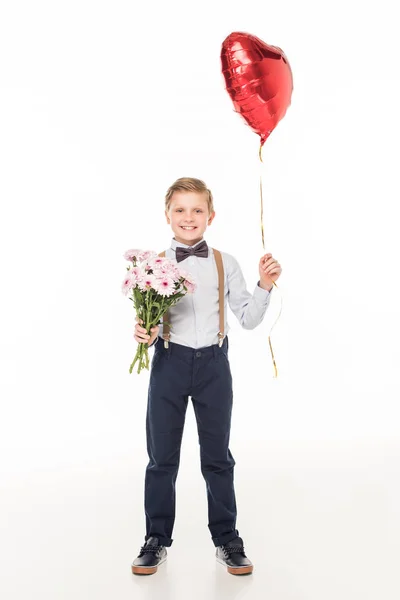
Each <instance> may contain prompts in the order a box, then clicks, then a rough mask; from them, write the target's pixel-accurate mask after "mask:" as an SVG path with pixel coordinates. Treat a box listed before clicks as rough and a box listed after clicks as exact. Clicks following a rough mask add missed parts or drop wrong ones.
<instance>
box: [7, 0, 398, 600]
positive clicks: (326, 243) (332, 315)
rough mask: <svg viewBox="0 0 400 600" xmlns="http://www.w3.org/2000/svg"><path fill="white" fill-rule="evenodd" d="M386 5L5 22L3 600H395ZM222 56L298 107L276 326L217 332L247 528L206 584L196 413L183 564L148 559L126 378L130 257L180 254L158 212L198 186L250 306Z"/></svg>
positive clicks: (276, 247) (248, 249) (91, 10)
mask: <svg viewBox="0 0 400 600" xmlns="http://www.w3.org/2000/svg"><path fill="white" fill-rule="evenodd" d="M394 8H395V7H394V4H393V3H392V2H390V1H389V0H386V1H385V0H384V1H381V2H380V3H379V4H378V5H376V4H374V3H370V2H365V1H364V2H361V1H355V0H353V1H349V0H347V1H346V2H343V1H337V2H335V3H331V4H327V3H321V2H319V3H318V2H313V1H306V0H304V1H303V2H295V1H294V0H291V1H288V2H280V3H279V2H256V1H249V2H246V3H244V2H234V1H233V0H230V1H229V2H228V1H220V2H209V1H208V0H207V1H206V0H203V2H201V3H198V4H195V3H190V2H178V1H176V0H171V1H170V2H152V3H149V4H146V5H142V6H140V7H139V6H138V5H137V3H135V2H128V1H125V2H124V1H118V0H114V1H113V2H110V1H108V2H91V1H89V0H79V2H78V1H75V0H71V1H69V2H50V1H48V2H44V1H42V0H39V1H37V2H20V1H15V2H8V3H7V2H5V3H4V4H3V6H2V8H1V13H0V57H1V58H0V61H1V70H0V128H1V138H0V139H1V141H0V153H1V154H0V165H1V179H0V194H1V208H2V210H1V235H0V244H1V248H0V256H1V313H0V319H1V337H0V367H1V390H0V391H1V423H0V444H1V456H2V461H1V471H0V475H1V489H0V493H1V504H2V505H3V506H2V515H1V517H0V519H1V531H2V535H1V539H2V542H1V544H0V552H1V564H2V574H1V583H0V590H1V591H2V592H3V594H2V595H4V597H7V599H8V600H17V599H18V600H20V599H21V600H22V599H23V598H24V599H25V598H29V599H30V600H36V599H39V598H40V599H41V600H45V599H47V598H52V599H53V598H57V599H58V600H61V599H64V598H65V599H67V598H68V599H70V598H72V597H73V598H75V599H76V600H81V599H82V600H83V599H85V600H86V599H91V598H93V599H94V598H96V600H97V599H100V598H101V599H102V598H110V599H111V598H118V599H119V600H123V599H125V598H131V597H132V595H133V597H134V598H137V599H138V600H139V599H140V600H141V599H142V598H146V599H150V598H153V597H156V595H158V597H159V596H160V594H162V596H163V598H165V599H167V600H175V599H180V598H184V597H185V598H186V597H187V594H189V593H190V595H191V596H192V597H193V598H204V597H205V596H206V595H207V596H209V597H212V598H217V597H218V598H221V597H222V598H225V597H226V598H230V599H231V598H239V597H240V598H242V597H246V598H257V599H258V598H261V597H269V598H271V599H274V600H275V599H279V600H280V599H285V600H288V599H296V600H297V599H298V600H303V599H304V600H314V599H318V600H320V598H324V599H325V600H328V599H331V598H332V599H333V598H335V599H337V598H338V597H340V598H342V599H343V600H344V599H346V600H347V599H352V600H354V599H355V598H357V599H358V598H360V599H361V598H362V599H363V600H369V599H371V600H372V599H375V598H377V597H378V596H381V595H382V597H385V598H386V600H391V599H394V598H398V596H399V591H400V590H399V584H398V577H397V576H396V577H395V568H396V567H397V566H398V560H399V554H400V544H399V535H400V523H399V514H398V509H397V506H398V504H399V501H400V488H399V470H400V469H399V458H400V448H399V417H400V411H399V398H400V394H399V392H400V389H399V388H400V386H399V382H398V364H399V358H400V357H399V333H400V332H399V318H398V312H399V309H398V306H399V291H400V288H399V283H398V260H399V247H398V241H397V237H398V223H399V221H398V210H397V203H398V201H399V185H398V174H397V171H398V156H399V148H398V139H399V112H398V107H399V105H400V83H399V75H398V73H399V70H398V60H399V50H398V26H397V20H396V19H395V17H394ZM232 31H247V32H249V33H252V34H254V35H257V36H258V37H260V38H262V39H263V40H264V41H265V42H267V43H270V44H273V45H277V46H279V47H281V48H282V49H283V50H284V52H285V53H286V55H287V57H288V59H289V61H290V64H291V67H292V70H293V76H294V92H293V96H292V105H291V107H290V108H289V110H288V112H287V115H286V117H285V118H284V120H283V121H281V123H280V124H279V125H278V127H277V128H276V130H275V131H274V132H273V133H272V135H271V136H270V138H269V140H268V141H267V143H266V145H265V148H264V167H263V168H262V173H263V180H264V199H265V211H264V212H265V217H264V222H265V230H266V250H265V251H269V252H272V253H273V255H274V256H275V257H276V258H277V259H278V260H279V261H280V263H281V265H282V267H283V274H282V276H281V278H280V280H279V281H278V285H279V289H280V292H281V294H282V298H283V312H282V316H281V318H280V320H279V321H278V323H277V325H276V326H275V328H274V331H273V334H272V343H273V347H274V351H275V355H276V360H277V365H278V369H279V375H278V378H277V379H274V378H273V370H272V363H271V358H270V353H269V346H268V333H269V330H270V327H271V325H272V323H273V322H274V320H275V318H276V316H277V314H278V312H279V307H280V297H279V294H277V293H276V290H274V292H273V298H272V301H271V305H270V308H269V310H268V314H267V316H266V318H265V320H264V322H263V323H262V324H261V326H260V327H258V328H257V329H256V330H254V331H244V330H242V329H241V328H240V326H239V324H238V322H237V321H236V319H235V317H234V316H233V315H232V313H230V314H229V323H230V325H231V332H230V360H231V366H232V371H233V376H234V386H235V387H234V392H235V400H234V402H235V404H234V413H233V423H232V436H231V449H232V453H233V455H234V457H235V459H236V463H237V466H236V470H235V478H236V490H237V499H238V523H237V525H238V528H239V531H240V533H241V535H242V536H243V539H244V541H245V547H246V551H247V553H248V556H249V558H251V560H252V561H253V562H254V565H255V570H254V573H253V575H252V576H251V577H247V578H237V577H236V578H235V577H233V576H231V575H228V574H227V573H226V572H225V571H224V568H223V567H222V566H221V565H216V564H215V559H214V547H213V545H212V542H211V539H210V536H209V532H208V529H207V506H206V491H205V484H204V481H203V479H202V476H201V473H200V465H199V456H198V442H197V434H196V427H195V420H194V416H193V410H192V407H191V405H189V410H188V414H187V422H186V429H185V433H184V440H183V447H182V459H181V470H180V473H179V477H178V488H177V519H176V526H175V530H174V535H173V538H174V544H173V546H172V547H171V549H170V551H169V559H168V562H167V563H166V564H165V565H163V566H162V567H161V568H160V570H159V572H158V573H157V574H156V575H154V576H152V577H151V578H138V577H134V576H133V575H131V573H130V562H131V561H132V560H133V558H134V557H135V556H136V554H137V553H138V550H139V547H140V545H141V544H142V542H143V536H144V513H143V498H142V496H143V478H144V470H145V466H146V464H147V454H146V448H145V430H144V422H145V421H144V420H145V410H146V397H147V383H148V373H147V372H145V373H142V374H141V375H140V376H138V375H136V374H133V375H129V373H128V367H129V364H130V362H131V360H132V357H133V355H134V352H135V347H136V344H135V342H134V340H133V326H134V313H133V309H132V306H131V302H129V301H128V300H127V298H125V297H124V296H123V295H122V294H121V291H120V285H121V281H122V278H123V275H124V272H125V266H126V263H125V261H124V260H123V258H122V254H123V252H124V251H125V250H126V249H128V248H132V247H142V248H146V249H153V250H156V251H161V250H164V249H165V248H167V247H168V245H169V243H170V240H171V237H172V232H171V230H170V229H169V227H168V225H167V224H166V222H165V218H164V212H163V206H164V204H163V203H164V194H165V192H166V189H167V188H168V187H169V185H170V184H171V183H172V182H173V181H174V180H175V179H176V178H177V177H182V176H191V177H198V178H201V179H204V180H205V181H206V183H207V184H208V186H209V187H210V188H211V190H212V191H213V194H214V198H215V207H216V218H215V221H214V222H213V224H212V226H211V227H210V229H209V230H207V232H206V239H207V241H208V242H209V244H210V245H212V246H214V247H216V248H218V249H221V250H225V251H226V252H230V253H231V254H233V255H234V256H235V257H236V258H237V259H238V260H239V262H240V264H241V266H242V269H243V272H244V275H245V277H246V281H247V283H248V288H249V290H252V289H253V288H254V285H255V283H256V281H257V278H258V261H259V258H260V256H261V255H262V254H264V250H263V248H262V244H261V234H260V221H259V208H260V207H259V204H260V202H259V189H258V185H259V174H260V170H261V169H260V163H259V161H258V142H259V138H258V137H257V136H256V134H255V133H254V132H252V131H251V129H250V128H249V127H247V125H245V123H244V122H243V121H242V120H241V118H240V117H239V116H238V115H237V114H235V113H234V112H233V106H232V104H231V101H230V99H229V97H228V94H227V93H226V91H225V90H224V84H223V79H222V75H221V70H220V49H221V44H222V42H223V40H224V39H225V37H226V36H227V35H229V33H231V32H232Z"/></svg>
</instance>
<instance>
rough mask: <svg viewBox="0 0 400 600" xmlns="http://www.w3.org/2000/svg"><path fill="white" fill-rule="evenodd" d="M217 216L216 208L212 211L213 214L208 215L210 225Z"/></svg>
mask: <svg viewBox="0 0 400 600" xmlns="http://www.w3.org/2000/svg"><path fill="white" fill-rule="evenodd" d="M214 217H215V210H213V212H212V213H211V215H210V216H209V217H208V225H211V223H212V222H213V220H214Z"/></svg>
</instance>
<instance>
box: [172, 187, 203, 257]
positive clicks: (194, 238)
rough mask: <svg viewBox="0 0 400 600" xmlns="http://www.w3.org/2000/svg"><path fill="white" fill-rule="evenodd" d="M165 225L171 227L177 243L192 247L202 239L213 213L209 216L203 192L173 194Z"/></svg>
mask: <svg viewBox="0 0 400 600" xmlns="http://www.w3.org/2000/svg"><path fill="white" fill-rule="evenodd" d="M165 216H166V218H167V223H168V224H170V225H171V228H172V231H173V232H174V234H175V239H176V241H177V242H181V243H182V244H186V245H188V246H194V245H195V244H197V242H199V241H200V240H202V239H203V234H204V232H205V230H206V229H207V226H208V225H211V223H212V221H213V219H214V216H215V212H213V213H211V214H209V210H208V202H207V199H206V196H205V194H204V192H183V191H182V192H178V191H177V192H174V193H173V195H172V198H171V202H170V205H169V208H168V211H165Z"/></svg>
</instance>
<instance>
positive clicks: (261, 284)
mask: <svg viewBox="0 0 400 600" xmlns="http://www.w3.org/2000/svg"><path fill="white" fill-rule="evenodd" d="M257 285H258V287H260V288H262V289H263V290H266V291H267V292H270V291H271V290H272V288H273V287H274V286H273V284H271V285H268V284H267V283H263V282H262V281H261V280H260V281H259V282H258V284H257Z"/></svg>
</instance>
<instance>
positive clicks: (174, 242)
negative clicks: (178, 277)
mask: <svg viewBox="0 0 400 600" xmlns="http://www.w3.org/2000/svg"><path fill="white" fill-rule="evenodd" d="M203 241H205V239H204V237H202V238H201V240H199V241H198V242H197V244H195V245H194V246H189V245H188V244H182V242H177V241H176V239H175V238H172V240H171V248H172V250H173V251H174V252H176V249H177V247H178V246H180V247H181V248H196V246H198V245H199V244H201V242H203Z"/></svg>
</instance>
